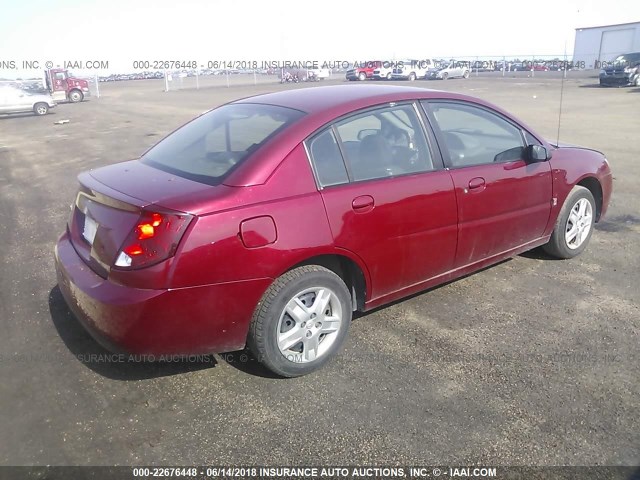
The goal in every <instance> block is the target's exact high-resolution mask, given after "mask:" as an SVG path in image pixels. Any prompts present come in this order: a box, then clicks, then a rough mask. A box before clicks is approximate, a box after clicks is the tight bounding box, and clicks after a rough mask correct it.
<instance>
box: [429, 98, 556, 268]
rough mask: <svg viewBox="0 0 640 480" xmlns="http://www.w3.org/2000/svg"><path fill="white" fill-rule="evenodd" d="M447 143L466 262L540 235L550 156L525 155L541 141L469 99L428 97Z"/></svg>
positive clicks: (460, 257)
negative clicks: (432, 99) (532, 157)
mask: <svg viewBox="0 0 640 480" xmlns="http://www.w3.org/2000/svg"><path fill="white" fill-rule="evenodd" d="M425 105H426V106H427V109H428V110H429V112H430V118H431V120H432V122H433V123H434V124H435V125H434V127H435V128H436V129H437V131H438V135H439V138H440V139H441V140H442V142H441V143H444V146H445V148H444V149H443V150H446V152H443V153H445V154H446V157H447V164H448V166H449V168H450V173H451V177H452V179H453V183H454V185H455V191H456V198H457V201H458V221H459V225H458V251H457V254H456V261H455V266H456V267H461V266H465V265H468V264H471V263H474V262H476V261H479V260H482V259H484V258H487V257H491V256H493V255H497V254H500V253H503V252H506V251H508V250H510V249H513V248H516V247H518V246H521V245H524V244H526V243H528V242H531V241H533V240H536V239H538V238H540V237H541V236H542V234H543V232H544V230H545V227H546V225H547V221H548V219H549V214H550V212H551V198H552V177H551V167H550V165H549V162H548V161H544V162H539V163H530V162H527V161H525V159H524V158H523V153H524V147H525V144H526V143H531V142H537V141H536V140H535V139H533V137H531V136H530V135H528V134H527V133H526V132H524V131H523V130H522V129H521V128H520V127H518V126H517V125H515V124H514V123H512V122H511V121H510V120H508V119H507V118H505V117H503V116H502V115H500V114H499V113H497V112H494V111H491V110H489V109H486V108H482V107H479V106H474V105H471V104H468V103H465V102H442V101H438V102H426V104H425Z"/></svg>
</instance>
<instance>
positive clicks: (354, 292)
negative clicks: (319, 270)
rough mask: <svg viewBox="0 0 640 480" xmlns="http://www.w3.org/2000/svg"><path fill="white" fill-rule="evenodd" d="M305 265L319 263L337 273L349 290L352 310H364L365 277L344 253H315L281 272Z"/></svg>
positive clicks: (358, 266) (361, 270)
mask: <svg viewBox="0 0 640 480" xmlns="http://www.w3.org/2000/svg"><path fill="white" fill-rule="evenodd" d="M306 265H319V266H321V267H324V268H326V269H328V270H331V271H332V272H333V273H335V274H336V275H338V276H339V277H340V278H341V279H342V281H343V282H344V283H345V285H346V286H347V288H348V289H349V291H350V292H351V301H352V304H353V308H354V310H358V311H364V308H365V305H364V304H365V301H366V299H367V279H366V277H365V274H364V272H363V269H362V268H361V267H360V265H359V264H358V263H357V262H356V261H354V260H353V259H351V258H349V257H347V256H346V255H339V254H324V255H316V256H314V257H310V258H307V259H305V260H304V261H302V262H299V263H297V264H295V265H293V266H291V267H290V268H288V269H287V270H286V271H285V272H283V274H285V273H287V272H289V271H291V270H294V269H296V268H299V267H303V266H306Z"/></svg>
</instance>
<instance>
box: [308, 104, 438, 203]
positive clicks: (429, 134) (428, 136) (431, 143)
mask: <svg viewBox="0 0 640 480" xmlns="http://www.w3.org/2000/svg"><path fill="white" fill-rule="evenodd" d="M420 102H421V99H416V98H414V99H408V100H399V101H397V102H385V103H380V104H376V105H370V106H368V107H364V108H361V109H359V110H355V111H352V112H348V113H345V114H344V115H340V116H339V117H337V118H334V119H333V120H331V121H329V122H327V123H325V124H324V125H322V126H321V127H319V128H317V129H316V130H314V131H313V132H312V133H311V134H310V135H308V136H307V138H305V139H304V140H303V141H302V144H303V146H304V150H305V153H306V154H307V161H308V162H309V165H310V166H311V171H312V172H313V176H314V180H315V182H316V187H317V188H318V190H319V191H322V190H324V189H325V188H334V187H341V186H344V185H355V184H360V183H362V182H372V181H379V180H393V179H396V178H402V177H407V176H410V175H424V174H428V173H432V172H437V171H441V170H445V169H446V166H445V163H444V158H443V156H442V153H441V151H440V148H439V145H438V144H437V139H436V136H435V134H434V132H433V131H430V129H429V128H427V126H429V127H430V125H429V124H428V122H425V118H424V117H423V109H422V108H421V107H420V105H419V103H420ZM401 106H412V107H413V111H414V113H415V115H416V117H417V118H418V126H419V128H418V129H416V131H422V134H423V136H424V139H425V142H426V145H427V149H428V150H429V153H430V156H431V160H432V164H433V169H432V170H424V171H419V172H407V173H403V174H400V175H393V176H391V177H379V178H367V179H363V180H355V179H354V177H353V172H352V171H351V165H350V163H349V162H348V161H347V158H346V154H345V151H344V146H343V144H342V138H341V137H340V133H339V132H338V128H337V127H338V125H339V124H341V123H344V122H345V121H348V120H349V119H351V118H355V117H359V116H363V115H366V114H368V113H370V112H374V111H377V110H387V109H390V108H394V107H401ZM327 129H331V131H332V132H333V135H334V138H335V139H336V140H337V143H338V149H339V150H340V156H341V157H342V162H343V163H344V166H345V168H346V170H347V177H348V178H349V181H348V182H345V183H338V184H335V185H327V186H323V185H322V184H321V183H320V177H319V175H318V172H317V170H316V168H315V164H314V161H313V157H312V155H311V149H310V143H311V141H313V140H314V139H315V138H316V137H317V136H319V135H321V134H323V133H324V132H325V131H326V130H327Z"/></svg>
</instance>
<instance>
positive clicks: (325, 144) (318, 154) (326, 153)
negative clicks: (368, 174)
mask: <svg viewBox="0 0 640 480" xmlns="http://www.w3.org/2000/svg"><path fill="white" fill-rule="evenodd" d="M309 153H310V154H311V160H312V162H313V167H314V170H315V172H316V175H317V177H318V182H319V183H320V185H322V186H323V187H328V186H331V185H339V184H341V183H347V182H349V176H348V175H347V169H346V168H345V166H344V160H343V159H342V154H341V153H340V148H339V147H338V143H337V142H336V139H335V136H334V135H333V132H332V131H331V130H330V129H329V130H325V131H324V132H323V133H321V134H320V135H317V136H316V137H314V138H313V139H312V140H311V141H310V142H309Z"/></svg>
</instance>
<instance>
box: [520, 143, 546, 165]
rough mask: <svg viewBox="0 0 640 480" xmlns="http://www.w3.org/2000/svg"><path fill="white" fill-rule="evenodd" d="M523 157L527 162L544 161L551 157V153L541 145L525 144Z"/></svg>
mask: <svg viewBox="0 0 640 480" xmlns="http://www.w3.org/2000/svg"><path fill="white" fill-rule="evenodd" d="M524 158H525V160H527V161H529V162H545V161H547V160H549V159H550V158H551V154H550V153H549V152H548V151H547V148H546V147H544V146H543V145H527V147H526V148H525V149H524Z"/></svg>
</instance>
